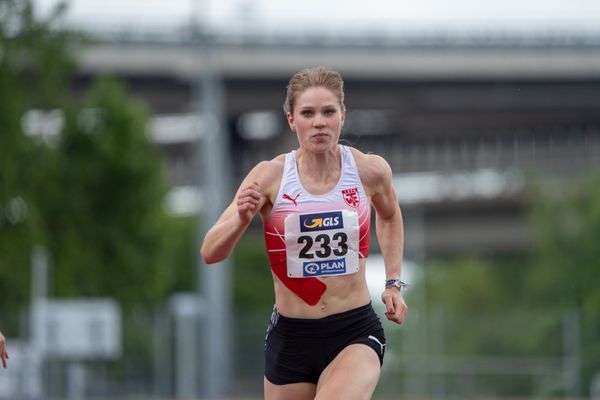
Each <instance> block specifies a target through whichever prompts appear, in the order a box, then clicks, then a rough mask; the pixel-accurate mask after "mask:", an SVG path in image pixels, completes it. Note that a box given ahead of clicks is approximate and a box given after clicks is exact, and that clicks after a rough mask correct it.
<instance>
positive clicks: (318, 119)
mask: <svg viewBox="0 0 600 400" xmlns="http://www.w3.org/2000/svg"><path fill="white" fill-rule="evenodd" d="M325 125H326V123H325V120H324V119H323V117H320V116H316V117H315V120H314V122H313V126H314V127H315V128H323V127H324V126H325Z"/></svg>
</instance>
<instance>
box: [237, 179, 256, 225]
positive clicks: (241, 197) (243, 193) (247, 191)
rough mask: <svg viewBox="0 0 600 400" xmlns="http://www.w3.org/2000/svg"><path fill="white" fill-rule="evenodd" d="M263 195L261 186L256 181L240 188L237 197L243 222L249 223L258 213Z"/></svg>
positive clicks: (239, 213)
mask: <svg viewBox="0 0 600 400" xmlns="http://www.w3.org/2000/svg"><path fill="white" fill-rule="evenodd" d="M261 196H262V195H261V193H260V186H259V185H258V183H256V182H251V183H250V184H248V185H247V186H246V187H244V188H242V189H241V190H240V192H239V194H238V197H237V208H238V215H239V217H240V221H241V222H242V223H243V224H249V223H250V221H252V218H254V216H255V215H256V213H258V210H259V208H258V207H259V205H260V198H261Z"/></svg>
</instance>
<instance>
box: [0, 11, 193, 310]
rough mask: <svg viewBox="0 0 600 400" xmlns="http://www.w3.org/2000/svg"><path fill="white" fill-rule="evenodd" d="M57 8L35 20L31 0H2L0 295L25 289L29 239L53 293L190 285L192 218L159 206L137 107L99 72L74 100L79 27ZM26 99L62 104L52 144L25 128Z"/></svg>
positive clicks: (154, 294) (19, 299)
mask: <svg viewBox="0 0 600 400" xmlns="http://www.w3.org/2000/svg"><path fill="white" fill-rule="evenodd" d="M64 9H65V8H64V5H59V6H58V7H57V8H56V9H55V10H54V12H53V13H51V15H49V16H48V17H46V18H45V19H44V20H39V19H36V18H34V13H33V9H32V6H31V2H29V1H20V0H2V1H0V292H1V293H2V296H0V306H14V305H17V304H23V303H24V302H26V301H27V300H28V298H29V294H28V293H29V286H30V257H31V256H30V255H31V252H32V249H33V247H34V246H35V245H38V244H41V245H44V246H46V247H47V248H48V250H49V251H50V256H51V260H52V265H53V269H52V271H51V277H52V278H51V282H52V289H51V293H52V294H54V295H57V296H87V295H89V296H115V297H116V298H118V299H119V300H121V301H122V302H124V303H133V302H143V301H147V300H153V299H161V298H164V297H165V296H167V295H168V293H170V292H171V291H173V290H189V289H190V288H193V279H189V278H187V277H190V276H191V275H192V273H193V272H192V271H193V260H192V259H193V257H192V254H193V253H192V251H193V242H192V240H190V239H189V238H190V233H191V232H193V224H191V223H190V222H189V221H185V220H179V219H176V218H174V217H171V216H168V215H167V214H166V212H165V211H164V210H163V200H164V195H165V192H166V183H165V179H164V177H163V174H162V171H163V167H162V161H161V157H160V155H159V154H158V153H157V151H156V149H155V148H154V147H153V146H152V145H151V144H150V143H149V141H148V139H147V137H146V135H145V127H146V119H147V112H146V111H145V109H144V107H143V106H142V105H141V104H140V103H139V102H137V101H135V100H133V99H132V98H131V97H130V96H129V95H128V93H127V90H126V88H125V87H124V86H123V85H121V84H119V83H118V82H116V81H114V80H110V79H106V78H104V79H100V80H99V81H97V82H96V83H95V84H93V86H92V89H91V91H90V93H89V94H88V95H87V96H86V97H85V98H84V99H83V101H81V100H80V99H73V98H71V97H70V96H69V93H68V87H69V85H68V83H69V80H70V79H71V78H72V73H73V69H74V65H75V63H74V61H73V56H72V54H73V51H74V50H75V49H77V48H78V47H79V46H81V45H82V44H84V43H85V42H86V41H87V39H85V38H84V37H83V36H82V35H80V34H78V33H74V32H69V31H67V30H65V29H62V27H61V17H62V15H63V12H64ZM32 108H36V109H42V110H61V111H60V112H59V114H60V115H61V116H62V117H64V118H62V119H61V120H62V121H63V124H62V127H61V126H60V124H59V130H60V137H59V139H58V140H56V141H53V142H52V143H50V144H51V145H49V144H48V142H47V141H46V140H44V138H42V137H41V136H29V135H27V134H25V132H24V128H23V123H22V121H23V119H22V118H23V116H24V114H25V113H26V112H27V110H30V109H32ZM184 249H185V250H187V251H188V252H189V253H190V255H189V256H179V257H178V259H177V261H179V262H178V263H176V262H174V261H173V259H172V258H171V257H173V256H174V254H175V253H176V252H179V251H181V250H184Z"/></svg>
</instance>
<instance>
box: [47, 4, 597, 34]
mask: <svg viewBox="0 0 600 400" xmlns="http://www.w3.org/2000/svg"><path fill="white" fill-rule="evenodd" d="M35 1H36V6H37V9H38V11H40V12H42V13H43V12H45V11H46V10H48V8H49V7H51V6H52V5H53V4H55V3H56V2H57V1H58V0H35ZM68 3H69V4H70V7H69V10H70V11H69V13H68V19H69V20H70V21H74V22H75V23H78V24H85V25H90V24H92V25H98V26H123V25H124V26H130V27H136V26H140V27H150V26H156V27H170V26H177V25H181V24H184V23H186V22H188V21H190V20H191V16H192V15H193V14H194V13H195V12H197V10H203V11H202V15H203V18H207V19H208V20H209V21H210V23H211V24H213V25H215V26H219V27H227V26H232V25H233V24H245V25H246V26H253V27H255V28H263V29H285V28H286V27H288V28H302V29H303V30H307V29H314V30H316V31H321V30H325V31H326V30H331V29H336V30H348V31H350V30H352V29H369V28H379V29H426V30H438V29H486V28H492V29H503V30H506V29H538V30H561V29H569V30H595V31H598V30H600V0H410V1H405V0H361V1H355V0H301V1H298V0H295V1H290V0H70V1H68Z"/></svg>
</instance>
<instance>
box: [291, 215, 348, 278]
mask: <svg viewBox="0 0 600 400" xmlns="http://www.w3.org/2000/svg"><path fill="white" fill-rule="evenodd" d="M359 231H360V226H359V224H358V214H357V213H356V212H355V211H352V210H341V211H327V212H319V213H307V214H290V215H288V216H287V217H286V218H285V248H286V254H287V274H288V276H289V277H291V278H306V277H310V276H325V275H347V274H354V273H356V272H358V270H359V265H358V250H359V247H358V245H359Z"/></svg>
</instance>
